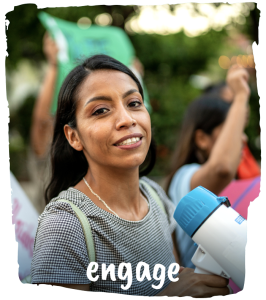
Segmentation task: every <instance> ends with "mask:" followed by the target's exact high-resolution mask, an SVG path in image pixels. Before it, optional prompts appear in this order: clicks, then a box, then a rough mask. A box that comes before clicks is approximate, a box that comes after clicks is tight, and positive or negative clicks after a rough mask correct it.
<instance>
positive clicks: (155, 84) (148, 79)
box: [6, 4, 260, 178]
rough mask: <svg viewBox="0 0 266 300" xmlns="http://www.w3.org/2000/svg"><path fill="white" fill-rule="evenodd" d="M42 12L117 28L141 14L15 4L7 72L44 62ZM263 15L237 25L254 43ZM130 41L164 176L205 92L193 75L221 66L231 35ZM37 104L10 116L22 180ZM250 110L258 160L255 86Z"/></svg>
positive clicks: (28, 102)
mask: <svg viewBox="0 0 266 300" xmlns="http://www.w3.org/2000/svg"><path fill="white" fill-rule="evenodd" d="M170 8H172V6H170ZM39 11H45V12H47V13H50V14H51V15H53V16H55V17H59V18H62V19H65V20H68V21H73V22H77V20H78V19H79V18H80V17H83V16H87V17H89V18H90V19H91V20H92V22H93V23H95V21H94V20H95V17H96V16H97V15H98V14H100V13H106V12H107V13H109V14H110V15H112V17H113V24H112V25H114V26H119V27H121V28H124V26H125V22H126V20H128V18H130V17H131V16H133V15H134V14H137V13H138V7H137V6H116V5H114V6H106V5H100V6H84V7H61V8H45V9H37V6H36V5H35V4H25V5H20V6H16V7H15V8H14V10H13V11H11V12H9V13H7V14H6V18H7V19H8V20H9V21H10V24H9V26H8V29H7V30H6V34H7V45H8V48H7V52H8V54H9V56H8V57H7V59H6V68H7V71H11V70H14V69H16V67H17V65H18V62H19V61H20V60H21V59H22V58H23V59H28V60H30V61H31V63H32V64H35V66H38V65H40V64H41V63H42V62H43V61H44V60H45V58H44V55H43V52H42V38H43V35H44V32H45V30H44V28H43V27H42V25H41V23H40V22H39V19H38V18H37V13H38V12H39ZM259 14H260V12H259V10H257V9H256V8H255V10H254V11H251V13H250V16H249V17H247V19H246V20H247V21H246V24H245V25H241V28H240V26H238V27H239V28H238V29H239V30H241V32H243V33H245V34H247V35H248V37H249V39H250V40H251V42H253V41H256V39H257V31H258V20H259ZM121 16H122V17H121ZM129 37H130V39H131V41H132V43H133V45H134V47H135V50H136V55H137V57H138V58H139V59H140V61H141V62H142V63H143V65H144V67H145V76H144V81H145V84H146V87H147V89H148V92H149V97H150V101H151V105H152V107H153V112H152V114H151V119H152V127H153V132H154V137H155V140H156V142H157V145H158V153H157V157H158V159H157V164H156V167H155V168H154V170H153V171H152V174H151V175H153V176H162V175H165V172H166V171H167V168H168V163H169V158H170V155H171V153H172V151H173V148H174V146H175V144H176V140H177V138H178V130H179V128H180V124H181V122H182V117H183V114H184V111H185V109H186V107H187V105H188V103H189V102H190V101H191V100H193V99H194V98H195V97H197V96H198V95H199V94H200V93H201V90H199V89H196V88H195V87H193V86H192V85H191V83H190V80H189V79H190V76H191V75H193V74H199V73H201V72H204V71H206V70H207V68H208V66H209V65H210V64H211V63H212V62H213V61H216V64H217V60H218V57H219V56H220V55H222V54H223V53H222V51H223V49H225V48H226V47H228V44H226V40H227V38H228V31H227V30H226V29H224V30H221V31H214V30H211V31H209V32H208V33H206V34H203V35H200V36H197V37H194V38H190V37H187V36H186V35H185V34H184V32H183V31H181V32H179V33H176V34H172V35H166V36H164V35H157V34H133V35H130V36H129ZM239 54H240V53H239ZM219 72H220V74H221V75H220V78H221V79H224V76H225V74H226V72H225V71H224V70H221V69H220V70H219ZM34 101H35V96H30V97H28V98H27V99H25V101H24V102H23V104H22V105H21V106H20V108H19V109H18V110H16V111H15V112H14V113H13V114H12V115H11V116H10V120H11V121H10V137H12V136H13V138H10V159H11V162H10V165H11V170H12V171H13V172H14V174H15V175H17V176H19V177H20V176H21V177H22V178H24V177H25V176H26V175H25V172H24V171H19V170H20V169H21V168H24V167H25V160H26V149H27V146H28V145H29V133H30V122H31V114H32V108H33V105H34ZM250 106H251V113H250V124H249V127H248V128H247V130H246V132H247V134H248V136H249V143H250V148H251V150H252V151H253V153H254V155H255V156H256V158H257V159H260V149H258V148H257V147H256V146H255V138H256V137H257V136H258V135H259V131H260V128H259V98H258V95H257V91H256V86H254V87H253V90H252V97H251V100H250ZM12 132H13V134H12ZM14 132H15V134H14ZM18 136H20V137H21V139H22V140H23V142H22V141H21V139H20V138H18Z"/></svg>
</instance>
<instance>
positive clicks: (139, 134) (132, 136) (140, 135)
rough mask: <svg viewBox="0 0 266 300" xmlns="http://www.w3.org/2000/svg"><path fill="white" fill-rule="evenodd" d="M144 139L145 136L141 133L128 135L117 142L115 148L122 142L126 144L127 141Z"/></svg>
mask: <svg viewBox="0 0 266 300" xmlns="http://www.w3.org/2000/svg"><path fill="white" fill-rule="evenodd" d="M142 137H143V135H142V134H141V133H131V134H128V135H126V136H124V137H122V138H121V139H119V140H117V141H116V142H115V143H114V146H117V145H118V144H121V143H122V142H124V141H125V140H127V139H132V138H142Z"/></svg>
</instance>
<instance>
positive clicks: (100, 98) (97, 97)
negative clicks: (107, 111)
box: [84, 96, 112, 106]
mask: <svg viewBox="0 0 266 300" xmlns="http://www.w3.org/2000/svg"><path fill="white" fill-rule="evenodd" d="M97 100H106V101H112V99H111V97H108V96H96V97H93V98H91V99H89V100H88V101H87V102H86V103H85V105H84V106H86V105H87V104H89V103H90V102H93V101H97Z"/></svg>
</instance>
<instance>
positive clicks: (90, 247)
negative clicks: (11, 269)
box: [21, 199, 95, 283]
mask: <svg viewBox="0 0 266 300" xmlns="http://www.w3.org/2000/svg"><path fill="white" fill-rule="evenodd" d="M57 201H60V202H65V203H68V204H69V205H70V206H71V208H72V209H73V210H74V212H75V214H76V216H77V218H78V219H79V222H80V224H81V227H82V230H83V233H84V237H85V241H86V246H87V253H88V257H89V259H90V262H95V249H94V241H93V237H92V232H91V226H90V223H89V221H88V219H87V217H86V216H85V214H84V213H83V212H82V211H81V210H80V209H79V208H78V207H77V206H76V205H75V204H74V203H73V202H71V201H69V200H65V199H59V200H57ZM31 280H32V278H31V275H28V276H27V277H25V278H23V279H22V280H21V282H22V283H31Z"/></svg>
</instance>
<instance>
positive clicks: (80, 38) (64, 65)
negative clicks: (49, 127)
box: [38, 12, 151, 114]
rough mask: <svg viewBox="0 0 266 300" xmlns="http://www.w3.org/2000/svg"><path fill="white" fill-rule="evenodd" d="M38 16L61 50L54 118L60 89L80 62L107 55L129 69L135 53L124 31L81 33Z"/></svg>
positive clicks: (111, 28) (72, 26)
mask: <svg viewBox="0 0 266 300" xmlns="http://www.w3.org/2000/svg"><path fill="white" fill-rule="evenodd" d="M38 16H39V19H40V20H41V22H42V24H43V25H44V27H45V28H46V30H47V31H48V32H49V34H50V35H51V36H52V37H53V39H54V40H55V42H56V44H57V46H58V48H59V52H58V75H57V81H56V86H55V93H54V99H53V104H52V108H51V110H52V113H53V114H54V113H55V111H56V108H57V98H58V94H59V90H60V87H61V85H62V83H63V81H64V79H65V77H66V76H67V74H68V73H69V72H70V71H71V70H72V69H73V68H74V67H75V66H76V65H77V64H78V63H79V61H80V60H83V59H85V58H86V57H89V56H92V55H94V54H106V55H109V56H111V57H113V58H115V59H117V60H119V61H120V62H122V63H123V64H125V65H126V66H128V67H130V65H131V64H132V61H133V58H134V57H135V51H134V48H133V45H132V43H131V41H130V39H129V37H128V36H127V34H126V33H125V32H124V31H123V30H122V29H120V28H118V27H114V26H105V27H101V26H96V25H91V26H90V27H89V28H87V29H82V28H80V27H78V25H77V24H76V23H73V22H68V21H65V20H62V19H59V18H55V17H52V16H51V15H49V14H47V13H45V12H41V13H39V15H38ZM138 78H139V76H138ZM139 79H140V78H139ZM141 83H142V82H141ZM142 86H143V89H144V99H145V105H146V107H147V108H148V110H150V108H151V107H150V104H149V99H148V93H147V91H146V88H145V87H144V85H143V83H142Z"/></svg>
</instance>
